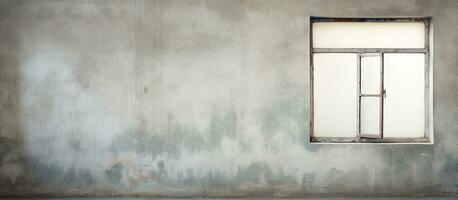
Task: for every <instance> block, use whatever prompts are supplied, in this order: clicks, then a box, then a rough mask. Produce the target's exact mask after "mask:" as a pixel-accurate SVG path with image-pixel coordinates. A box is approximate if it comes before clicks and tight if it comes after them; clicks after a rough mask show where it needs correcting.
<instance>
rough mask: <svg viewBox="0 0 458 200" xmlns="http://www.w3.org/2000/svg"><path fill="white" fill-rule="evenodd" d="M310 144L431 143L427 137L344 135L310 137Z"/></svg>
mask: <svg viewBox="0 0 458 200" xmlns="http://www.w3.org/2000/svg"><path fill="white" fill-rule="evenodd" d="M310 143H312V144H333V143H343V144H360V143H362V144H365V143H382V144H383V143H385V144H433V143H432V142H431V140H430V139H429V138H383V139H381V138H351V137H350V138H348V137H347V138H345V137H339V138H337V137H312V138H310Z"/></svg>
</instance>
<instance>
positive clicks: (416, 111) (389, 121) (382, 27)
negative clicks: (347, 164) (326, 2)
mask: <svg viewBox="0 0 458 200" xmlns="http://www.w3.org/2000/svg"><path fill="white" fill-rule="evenodd" d="M310 23H311V38H310V42H311V56H310V60H311V61H310V63H311V66H310V68H311V73H310V75H311V79H310V80H311V84H310V85H311V99H310V102H311V120H310V122H311V123H310V124H311V129H310V130H311V134H310V137H311V138H310V139H311V141H312V142H387V143H388V142H399V143H410V142H415V143H430V142H432V98H431V97H432V90H431V89H432V87H431V86H432V78H430V77H432V67H431V64H430V62H431V60H432V59H431V58H430V55H431V50H430V46H431V45H430V44H429V41H430V39H429V38H430V35H431V34H430V19H429V18H403V19H398V18H397V19H392V18H389V19H379V18H377V19H375V18H372V19H354V18H340V19H337V18H311V21H310Z"/></svg>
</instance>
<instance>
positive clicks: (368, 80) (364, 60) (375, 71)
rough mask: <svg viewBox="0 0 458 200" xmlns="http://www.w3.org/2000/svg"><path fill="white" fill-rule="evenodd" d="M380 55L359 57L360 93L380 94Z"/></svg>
mask: <svg viewBox="0 0 458 200" xmlns="http://www.w3.org/2000/svg"><path fill="white" fill-rule="evenodd" d="M380 76H381V75H380V56H375V57H361V93H362V94H380Z"/></svg>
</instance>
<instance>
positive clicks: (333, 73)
mask: <svg viewBox="0 0 458 200" xmlns="http://www.w3.org/2000/svg"><path fill="white" fill-rule="evenodd" d="M313 61H314V85H313V86H314V135H315V136H316V137H356V134H357V118H356V116H357V90H356V88H357V56H356V54H334V53H333V54H314V56H313Z"/></svg>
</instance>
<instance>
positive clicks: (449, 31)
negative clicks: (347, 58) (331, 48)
mask: <svg viewBox="0 0 458 200" xmlns="http://www.w3.org/2000/svg"><path fill="white" fill-rule="evenodd" d="M309 16H335V17H338V16H345V17H350V16H352V17H363V16H364V17H371V16H378V17H392V16H432V17H433V24H434V135H435V144H434V145H419V144H404V145H402V144H343V145H330V144H310V143H309V142H308V137H309V135H308V134H309V130H308V120H309V117H308V116H309V93H310V91H309V89H308V88H309V78H308V77H309V67H308V65H309V61H308V58H309V57H308V56H309V51H308V47H309V46H308V42H309V41H308V33H309V30H308V26H309V20H308V19H309ZM457 33H458V1H455V0H448V1H447V0H440V1H427V0H404V1H399V0H384V1H382V0H372V1H364V0H345V1H342V0H320V1H318V0H285V1H277V0H247V1H237V0H231V1H229V0H208V1H205V0H162V1H153V0H131V1H121V0H111V1H105V0H81V1H76V0H75V1H66V0H61V1H57V0H56V1H54V0H42V1H33V0H29V1H22V0H11V1H8V0H0V88H1V90H0V109H1V115H0V196H32V195H41V196H116V195H137V196H142V195H145V196H149V195H151V196H173V197H180V196H187V197H190V196H196V197H203V196H216V197H246V196H269V197H278V196H288V197H292V196H311V195H312V196H313V195H317V196H320V195H351V196H357V195H373V196H393V195H396V196H399V195H401V196H402V195H408V196H411V195H415V196H430V195H439V196H457V195H458V144H457V143H458V142H457V141H458V123H457V122H458V57H457V55H456V54H457V51H458V34H457ZM336 37H338V36H336Z"/></svg>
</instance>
